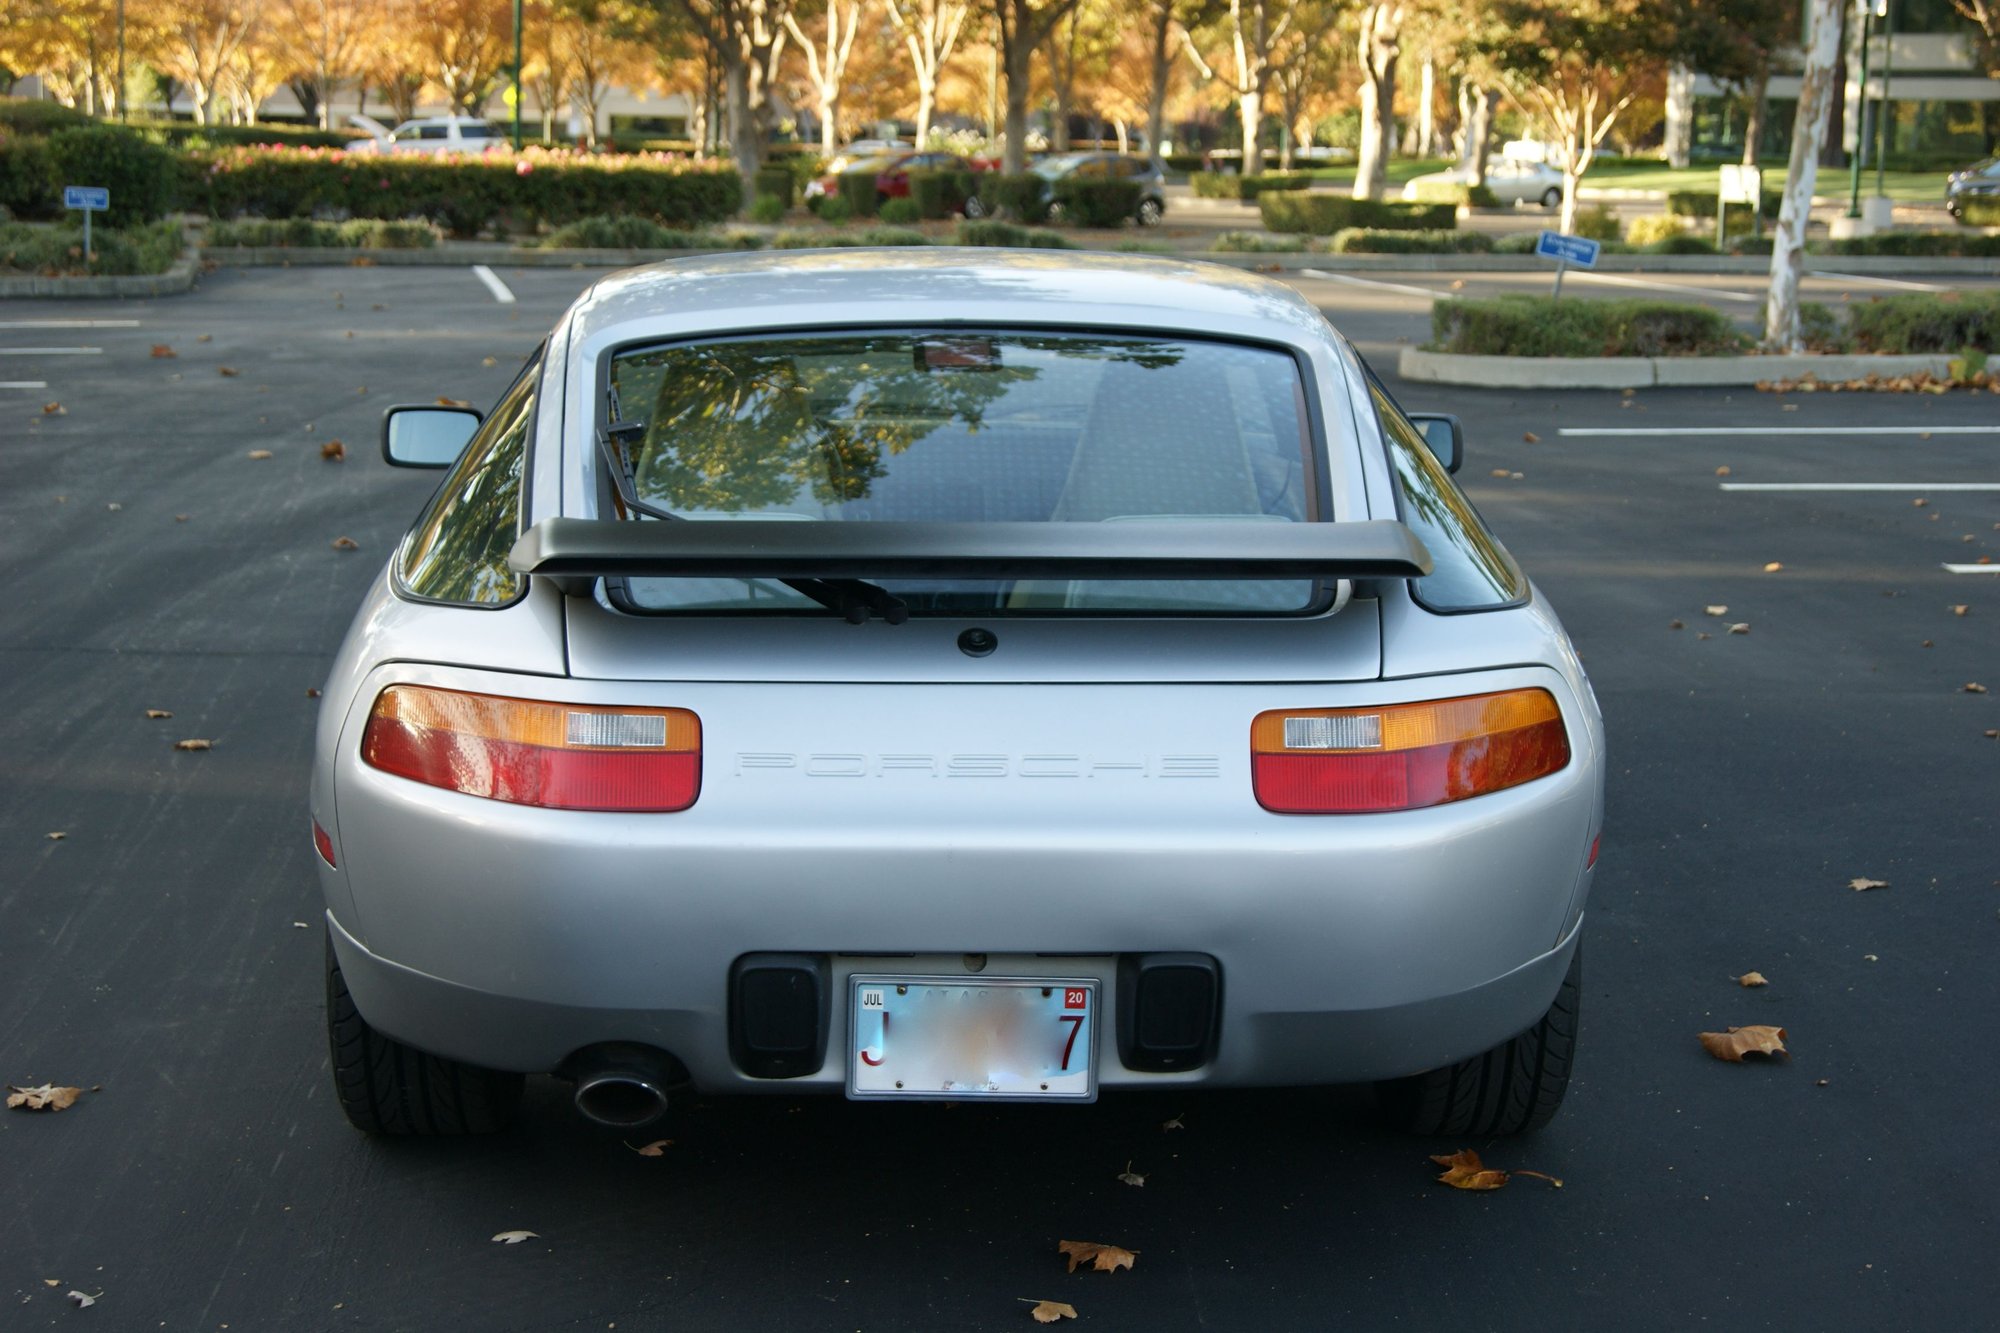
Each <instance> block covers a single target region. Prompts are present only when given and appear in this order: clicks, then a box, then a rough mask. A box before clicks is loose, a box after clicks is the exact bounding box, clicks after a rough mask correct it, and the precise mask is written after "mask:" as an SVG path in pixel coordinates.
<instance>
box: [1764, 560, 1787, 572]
mask: <svg viewBox="0 0 2000 1333" xmlns="http://www.w3.org/2000/svg"><path fill="white" fill-rule="evenodd" d="M1782 569H1784V566H1783V565H1782V564H1780V563H1778V562H1777V561H1776V560H1773V561H1771V563H1769V564H1767V565H1765V566H1764V572H1765V573H1766V574H1776V573H1778V572H1779V571H1780V570H1782Z"/></svg>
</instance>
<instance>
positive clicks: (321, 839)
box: [312, 819, 340, 868]
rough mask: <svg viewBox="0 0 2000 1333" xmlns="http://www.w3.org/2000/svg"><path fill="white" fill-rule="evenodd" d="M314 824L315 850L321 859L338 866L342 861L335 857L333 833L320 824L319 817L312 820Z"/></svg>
mask: <svg viewBox="0 0 2000 1333" xmlns="http://www.w3.org/2000/svg"><path fill="white" fill-rule="evenodd" d="M312 825H313V850H314V851H316V852H318V853H319V859H320V860H322V861H324V862H326V863H327V864H328V865H330V866H334V867H336V868H338V867H339V865H340V862H338V861H336V860H334V859H333V837H332V835H331V834H329V833H328V832H327V831H326V830H325V829H323V828H321V827H320V826H319V821H318V820H317V819H315V820H314V821H313V822H312Z"/></svg>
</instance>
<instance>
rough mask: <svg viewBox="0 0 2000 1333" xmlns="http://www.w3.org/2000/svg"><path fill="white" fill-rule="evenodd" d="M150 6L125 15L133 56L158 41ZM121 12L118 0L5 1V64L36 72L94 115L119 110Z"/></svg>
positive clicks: (65, 99)
mask: <svg viewBox="0 0 2000 1333" xmlns="http://www.w3.org/2000/svg"><path fill="white" fill-rule="evenodd" d="M158 38H159V32H158V25H157V23H156V22H155V15H154V14H153V13H152V11H151V9H150V8H135V9H134V10H133V11H132V12H131V13H130V14H128V15H127V16H126V20H125V47H126V55H127V59H128V60H133V61H136V60H140V59H144V58H146V57H147V56H148V55H149V54H150V53H151V52H152V51H153V49H154V48H155V47H156V45H157V43H158ZM117 51H118V11H117V7H116V4H115V0H5V3H0V66H4V67H6V68H7V69H8V70H11V71H13V72H14V73H15V74H16V75H19V74H26V73H37V74H40V75H41V79H42V85H43V86H44V87H45V88H47V89H48V91H49V93H50V94H51V95H52V96H53V97H54V98H55V99H56V100H57V101H58V102H61V103H62V104H63V105H65V106H70V107H76V108H78V109H79V110H82V111H85V112H88V113H89V114H91V115H107V116H109V115H116V114H117V112H118V107H119V104H120V103H121V102H122V101H123V100H124V96H125V90H124V89H123V88H120V87H118V77H117V71H118V66H117V58H118V57H117Z"/></svg>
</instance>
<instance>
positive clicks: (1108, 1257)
mask: <svg viewBox="0 0 2000 1333" xmlns="http://www.w3.org/2000/svg"><path fill="white" fill-rule="evenodd" d="M1056 1252H1057V1253H1058V1254H1066V1255H1068V1256H1069V1271H1070V1272H1072V1273H1074V1272H1075V1271H1076V1269H1077V1265H1078V1264H1089V1265H1090V1266H1091V1267H1093V1268H1095V1269H1096V1270H1097V1271H1098V1272H1100V1273H1109V1272H1112V1271H1113V1270H1115V1269H1119V1268H1130V1267H1131V1266H1132V1261H1133V1260H1135V1259H1137V1258H1138V1257H1139V1252H1138V1251H1137V1250H1125V1249H1120V1248H1119V1247H1118V1246H1116V1245H1100V1244H1098V1243H1097V1242H1096V1241H1094V1240H1065V1241H1058V1242H1057V1243H1056Z"/></svg>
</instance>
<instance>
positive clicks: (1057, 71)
mask: <svg viewBox="0 0 2000 1333" xmlns="http://www.w3.org/2000/svg"><path fill="white" fill-rule="evenodd" d="M1117 33H1118V16H1116V15H1114V14H1113V13H1111V12H1110V10H1109V6H1108V4H1107V0H1081V3H1079V4H1078V5H1077V6H1076V7H1075V8H1074V9H1072V10H1070V12H1069V13H1068V15H1066V16H1065V17H1064V18H1063V19H1062V21H1061V22H1059V23H1057V24H1056V25H1055V27H1054V28H1052V29H1051V30H1050V32H1049V35H1048V39H1047V41H1046V42H1045V43H1044V46H1045V47H1046V48H1047V55H1048V68H1049V91H1050V92H1051V93H1053V94H1054V96H1055V104H1056V115H1055V134H1054V136H1053V138H1054V140H1055V142H1054V144H1053V147H1054V148H1055V150H1056V151H1057V152H1058V153H1066V152H1068V151H1069V148H1070V135H1069V123H1070V119H1071V117H1072V115H1073V114H1074V113H1075V111H1076V88H1077V82H1078V80H1079V79H1081V80H1082V81H1083V82H1084V84H1085V86H1086V87H1088V88H1090V89H1092V90H1097V89H1101V88H1102V86H1103V84H1104V80H1105V78H1106V76H1107V75H1108V74H1109V72H1110V64H1111V55H1112V50H1113V47H1114V45H1115V44H1116V42H1117ZM1098 100H1099V98H1098V96H1097V94H1096V92H1095V91H1093V93H1092V96H1091V108H1092V110H1093V111H1094V110H1096V109H1097V102H1098Z"/></svg>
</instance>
